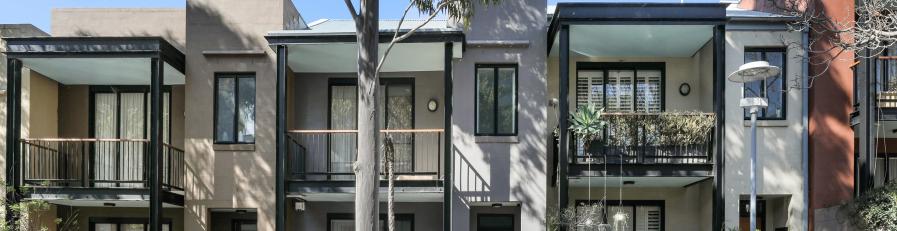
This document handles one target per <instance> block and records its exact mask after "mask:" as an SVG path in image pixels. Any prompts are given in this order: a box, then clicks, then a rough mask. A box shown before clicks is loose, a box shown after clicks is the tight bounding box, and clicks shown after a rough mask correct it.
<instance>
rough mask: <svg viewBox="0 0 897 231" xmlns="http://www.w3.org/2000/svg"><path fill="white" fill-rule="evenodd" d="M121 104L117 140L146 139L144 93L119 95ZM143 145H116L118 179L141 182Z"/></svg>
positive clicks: (128, 143)
mask: <svg viewBox="0 0 897 231" xmlns="http://www.w3.org/2000/svg"><path fill="white" fill-rule="evenodd" d="M119 97H120V99H121V102H119V104H120V105H119V108H120V110H121V111H120V112H119V113H121V115H120V116H119V118H120V119H121V124H120V125H119V138H122V139H144V138H147V137H146V134H147V130H149V129H146V127H145V126H144V124H145V123H144V122H145V120H144V119H146V118H145V116H146V111H148V110H146V109H147V108H146V104H144V100H145V99H146V98H145V97H146V94H144V93H121V94H120V96H119ZM144 144H145V143H141V142H120V143H118V148H119V152H118V155H116V157H117V158H119V161H120V163H121V166H123V167H120V168H118V179H117V180H122V181H141V180H144V179H143V171H142V170H143V160H144V153H143V151H144ZM120 186H121V187H141V186H142V184H140V183H133V184H130V183H129V184H121V185H120Z"/></svg>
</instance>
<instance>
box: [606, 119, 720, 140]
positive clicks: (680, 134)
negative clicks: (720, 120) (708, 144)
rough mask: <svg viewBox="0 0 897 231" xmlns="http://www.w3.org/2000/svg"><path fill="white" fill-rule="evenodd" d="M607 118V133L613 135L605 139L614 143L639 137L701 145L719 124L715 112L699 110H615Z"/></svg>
mask: <svg viewBox="0 0 897 231" xmlns="http://www.w3.org/2000/svg"><path fill="white" fill-rule="evenodd" d="M604 118H605V119H604V120H605V121H607V123H608V124H609V126H608V133H609V134H613V135H611V136H610V139H608V140H607V141H606V142H607V144H608V145H613V146H626V145H632V144H634V142H636V141H638V140H640V139H646V143H648V144H651V145H659V146H680V145H683V146H684V145H693V144H700V143H702V142H704V141H705V140H706V138H707V137H708V135H710V132H711V131H712V130H713V127H714V126H715V125H716V117H715V116H714V115H713V114H708V113H700V112H661V113H651V114H640V113H614V114H605V115H604Z"/></svg>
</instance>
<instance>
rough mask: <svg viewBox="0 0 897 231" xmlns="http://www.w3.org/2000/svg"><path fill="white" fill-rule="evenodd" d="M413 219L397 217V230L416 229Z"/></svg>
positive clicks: (407, 230) (409, 230)
mask: <svg viewBox="0 0 897 231" xmlns="http://www.w3.org/2000/svg"><path fill="white" fill-rule="evenodd" d="M411 224H412V222H411V220H399V219H398V218H396V231H411V230H414V227H413V226H411Z"/></svg>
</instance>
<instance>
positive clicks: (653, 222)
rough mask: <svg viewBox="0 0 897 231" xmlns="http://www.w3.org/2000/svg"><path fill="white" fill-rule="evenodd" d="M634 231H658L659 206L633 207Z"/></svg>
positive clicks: (659, 228)
mask: <svg viewBox="0 0 897 231" xmlns="http://www.w3.org/2000/svg"><path fill="white" fill-rule="evenodd" d="M635 214H637V217H636V218H635V226H636V227H635V230H636V231H660V230H661V222H660V220H661V216H662V214H661V213H660V207H659V206H638V207H635Z"/></svg>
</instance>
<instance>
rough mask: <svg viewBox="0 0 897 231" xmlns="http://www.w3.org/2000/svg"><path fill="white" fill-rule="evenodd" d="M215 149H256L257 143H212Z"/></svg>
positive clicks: (249, 150) (248, 150)
mask: <svg viewBox="0 0 897 231" xmlns="http://www.w3.org/2000/svg"><path fill="white" fill-rule="evenodd" d="M212 149H214V150H215V151H244V152H251V151H255V144H215V145H212Z"/></svg>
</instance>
